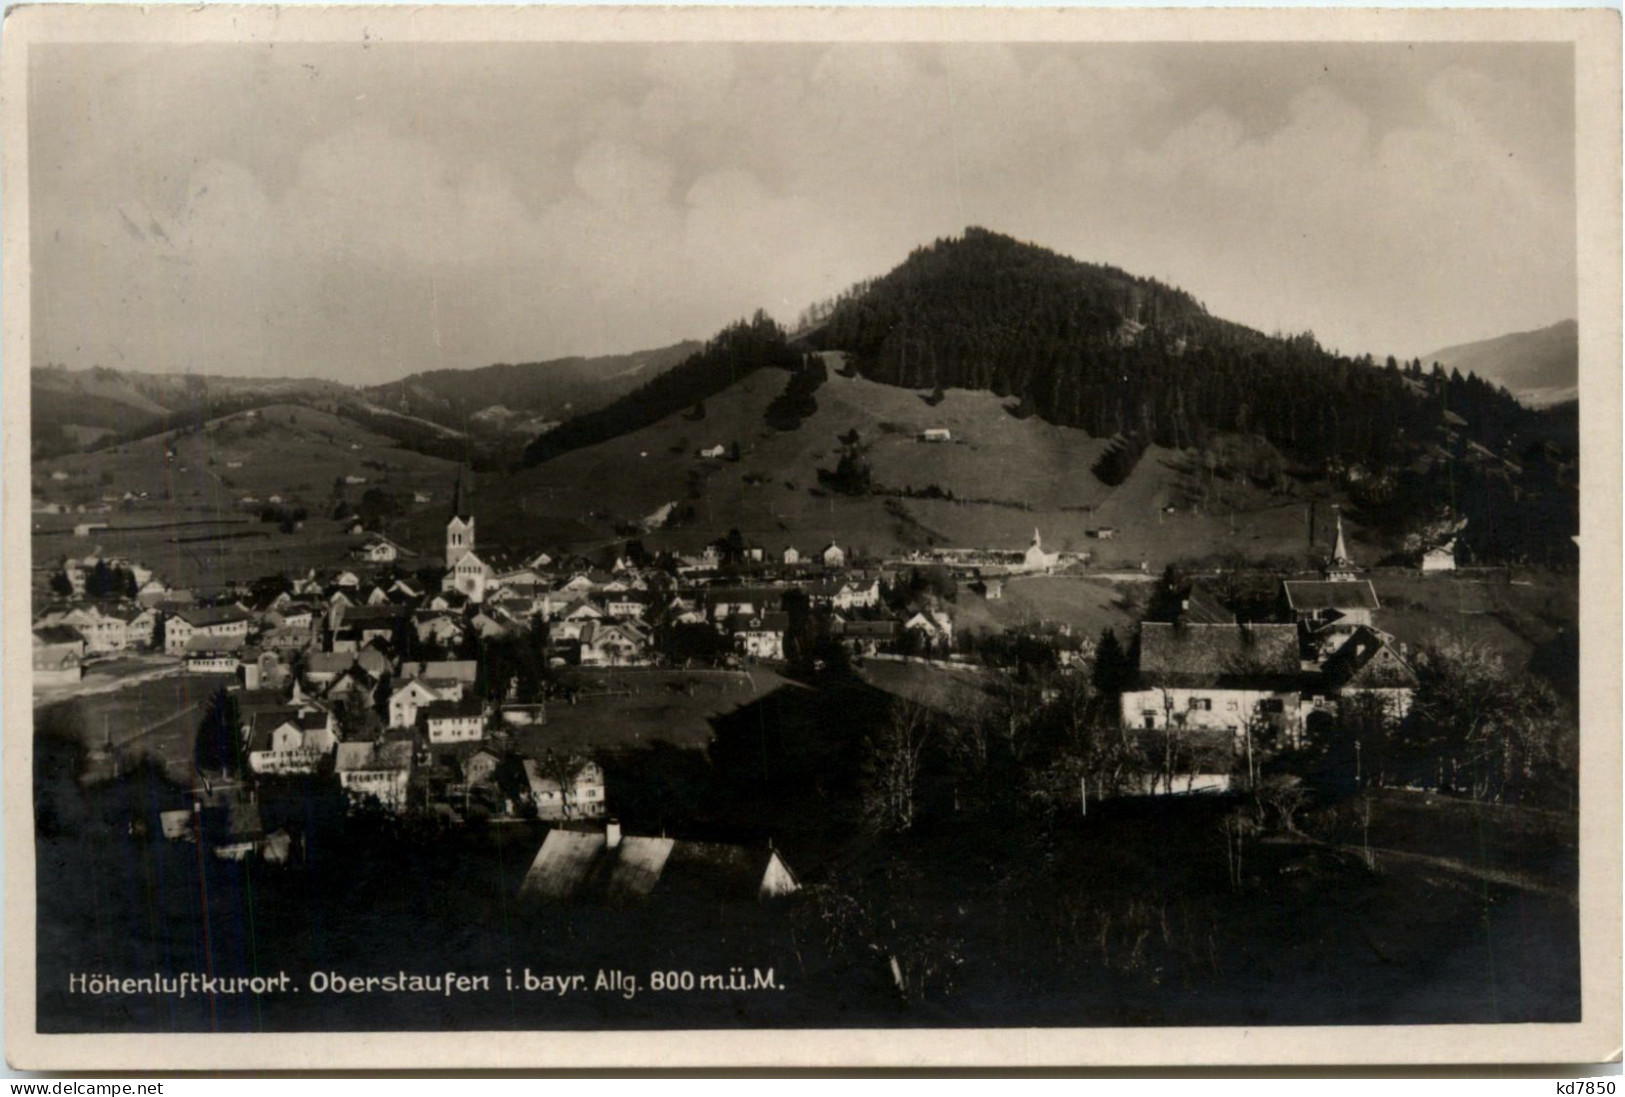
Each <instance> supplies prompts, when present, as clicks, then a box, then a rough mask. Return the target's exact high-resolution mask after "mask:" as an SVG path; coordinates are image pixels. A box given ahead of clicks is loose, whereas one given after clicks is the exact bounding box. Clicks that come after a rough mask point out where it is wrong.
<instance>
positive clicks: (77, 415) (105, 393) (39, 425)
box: [29, 366, 347, 458]
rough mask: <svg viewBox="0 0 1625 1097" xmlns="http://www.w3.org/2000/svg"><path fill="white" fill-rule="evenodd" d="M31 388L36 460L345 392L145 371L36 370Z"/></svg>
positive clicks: (325, 384)
mask: <svg viewBox="0 0 1625 1097" xmlns="http://www.w3.org/2000/svg"><path fill="white" fill-rule="evenodd" d="M29 389H30V394H31V409H30V418H31V421H32V429H33V438H32V452H33V454H34V456H35V457H36V458H39V457H48V456H54V455H56V454H62V453H71V452H74V451H76V450H79V449H82V448H85V447H86V446H93V445H97V444H102V443H105V442H107V441H108V440H113V439H122V438H139V437H143V436H146V435H149V434H153V433H156V432H158V431H161V430H164V429H167V428H170V427H173V426H177V425H180V424H182V423H186V422H200V421H203V420H205V419H208V418H214V417H218V416H220V415H225V414H229V413H231V412H233V411H238V410H243V409H246V408H250V407H255V406H259V405H263V404H268V403H272V402H274V401H279V400H288V401H295V402H306V401H315V400H319V399H329V400H331V399H333V398H334V397H336V396H339V395H341V394H343V393H344V392H346V391H347V389H346V386H344V385H340V384H338V383H337V382H334V381H320V380H316V379H315V378H286V377H221V376H214V375H205V374H195V373H182V374H172V373H147V372H142V371H140V370H116V369H109V368H106V367H103V366H94V367H92V368H90V369H83V370H71V369H67V368H65V367H61V366H45V367H40V368H36V369H34V370H32V371H31V373H30V384H29Z"/></svg>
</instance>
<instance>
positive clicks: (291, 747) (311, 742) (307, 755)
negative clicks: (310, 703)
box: [247, 708, 338, 774]
mask: <svg viewBox="0 0 1625 1097" xmlns="http://www.w3.org/2000/svg"><path fill="white" fill-rule="evenodd" d="M337 745H338V737H337V736H336V735H335V734H334V732H333V718H332V714H331V713H328V712H309V713H301V712H300V711H299V710H298V709H296V708H288V709H282V710H273V711H270V712H260V713H256V714H255V716H254V719H253V722H252V724H251V725H250V728H249V735H248V752H247V753H248V768H249V769H251V770H253V771H254V772H255V773H259V774H292V773H307V774H308V773H314V772H316V768H317V766H319V765H320V764H321V762H322V759H324V758H326V757H327V755H328V754H329V753H331V752H332V750H333V748H334V747H336V746H337Z"/></svg>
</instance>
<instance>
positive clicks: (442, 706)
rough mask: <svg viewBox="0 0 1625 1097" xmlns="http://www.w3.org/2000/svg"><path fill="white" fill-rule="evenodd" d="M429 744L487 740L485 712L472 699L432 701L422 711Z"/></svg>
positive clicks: (437, 744)
mask: <svg viewBox="0 0 1625 1097" xmlns="http://www.w3.org/2000/svg"><path fill="white" fill-rule="evenodd" d="M422 720H423V724H424V727H425V729H426V732H427V734H428V737H429V742H430V743H433V744H434V745H436V746H440V745H442V744H446V743H473V742H478V741H479V740H481V739H483V738H485V710H484V708H482V707H481V705H480V703H479V702H478V701H475V700H473V699H472V698H470V699H467V700H462V701H431V702H429V704H428V705H426V706H424V708H423V709H422Z"/></svg>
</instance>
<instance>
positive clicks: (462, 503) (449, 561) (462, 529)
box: [446, 469, 474, 571]
mask: <svg viewBox="0 0 1625 1097" xmlns="http://www.w3.org/2000/svg"><path fill="white" fill-rule="evenodd" d="M472 511H473V508H472V507H470V506H469V505H468V503H467V501H466V500H465V499H464V497H463V470H462V469H458V470H457V483H456V485H455V486H454V487H453V488H452V490H451V518H450V520H448V521H447V522H446V570H447V571H450V570H451V569H452V568H454V567H456V566H457V561H458V560H461V559H462V558H463V557H464V556H467V555H468V554H469V553H471V552H473V551H474V515H473V513H472Z"/></svg>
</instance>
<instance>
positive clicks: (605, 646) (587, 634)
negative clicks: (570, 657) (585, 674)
mask: <svg viewBox="0 0 1625 1097" xmlns="http://www.w3.org/2000/svg"><path fill="white" fill-rule="evenodd" d="M580 642H581V648H580V659H579V661H580V663H581V665H582V666H584V667H610V666H631V665H635V664H638V663H642V662H644V661H645V660H646V658H647V654H648V649H649V634H648V633H647V632H645V631H644V630H643V629H642V628H641V627H639V626H638V625H636V624H634V623H632V622H630V621H588V622H587V623H586V624H585V625H583V626H582V627H581V632H580Z"/></svg>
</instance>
